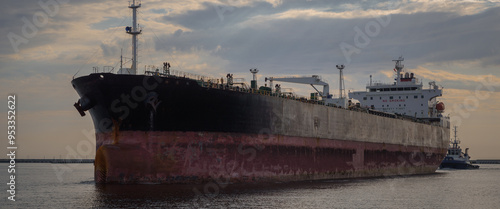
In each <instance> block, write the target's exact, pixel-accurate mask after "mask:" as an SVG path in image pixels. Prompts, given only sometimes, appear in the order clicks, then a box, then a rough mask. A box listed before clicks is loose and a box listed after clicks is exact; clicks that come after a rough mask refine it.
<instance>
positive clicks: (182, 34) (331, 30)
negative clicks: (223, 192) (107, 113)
mask: <svg viewBox="0 0 500 209" xmlns="http://www.w3.org/2000/svg"><path fill="white" fill-rule="evenodd" d="M128 5H129V1H125V0H108V1H97V0H87V1H76V0H38V1H34V0H26V1H9V2H8V3H5V4H3V6H2V7H1V8H0V22H1V25H0V104H4V108H0V118H1V119H0V126H1V127H7V110H8V108H7V97H8V95H10V94H15V95H16V145H17V147H18V150H17V157H18V158H93V157H94V155H95V147H94V144H95V138H94V135H93V134H94V132H93V125H92V119H91V118H90V117H89V115H87V116H86V117H80V115H79V114H78V112H77V111H76V110H75V108H74V107H73V103H74V102H76V101H77V100H78V99H79V97H78V95H77V93H76V92H75V91H74V89H73V88H72V86H71V84H70V82H71V80H72V78H73V77H79V76H84V75H88V74H90V73H92V68H93V67H94V66H99V67H100V69H101V70H102V69H103V66H111V67H114V69H116V70H117V69H118V68H119V66H120V54H121V53H122V54H123V56H124V57H126V58H125V64H124V65H125V66H127V65H130V62H128V58H130V57H131V55H130V54H131V37H130V35H128V34H126V33H125V27H126V26H130V25H131V14H132V12H131V10H130V9H129V8H128ZM138 21H139V24H140V27H141V28H142V31H143V34H142V35H140V36H139V54H140V55H139V58H138V61H139V64H138V66H140V68H139V72H143V71H144V66H145V65H157V66H161V63H162V62H165V61H167V62H170V63H171V65H172V69H174V70H180V71H184V72H190V73H196V74H200V75H205V76H211V77H224V75H226V74H227V73H233V74H234V77H235V78H244V79H246V81H247V82H249V81H250V80H251V74H250V73H249V69H252V68H257V69H259V70H260V72H259V82H260V84H263V83H264V77H266V76H275V77H279V76H310V75H320V76H321V77H322V78H323V79H324V80H326V81H327V82H329V83H330V92H333V93H334V94H337V95H338V87H337V86H338V84H339V83H338V82H339V81H338V78H339V76H338V70H337V69H336V68H335V65H337V64H344V65H345V66H346V68H345V70H344V79H345V86H346V89H347V90H348V91H353V90H364V89H365V87H366V84H367V83H368V82H369V76H370V75H372V76H373V80H375V81H382V82H391V81H393V77H394V74H393V68H394V63H393V62H392V60H394V59H396V58H398V57H399V56H404V58H405V61H404V63H403V64H404V65H405V70H406V71H407V72H413V73H415V75H416V76H417V77H418V78H420V79H422V80H423V84H424V86H425V87H426V88H427V86H428V85H427V84H428V82H430V81H436V83H437V84H438V85H440V86H442V87H443V88H444V93H443V97H441V98H439V99H438V100H439V101H442V102H444V103H445V105H446V111H445V115H449V116H450V117H451V121H452V125H456V126H458V131H459V132H458V137H459V138H460V140H461V145H462V147H463V148H465V147H469V148H470V150H469V153H470V155H471V157H472V159H500V152H498V150H499V149H500V136H499V134H498V133H496V130H499V129H500V120H499V119H500V106H499V104H500V93H499V92H500V38H499V37H500V1H499V0H494V1H481V0H455V1H433V0H407V1H367V0H359V1H357V0H349V1H347V0H344V1H331V0H254V1H248V0H218V1H216V0H206V1H193V0H182V1H180V0H179V1H177V0H172V1H159V0H155V1H153V0H151V1H142V7H141V8H140V9H139V14H138ZM127 57H128V58H127ZM127 67H128V66H127ZM116 70H115V72H116ZM282 87H283V88H287V87H293V88H295V91H296V93H297V94H300V95H308V93H309V92H312V91H313V90H312V89H310V88H307V87H304V86H296V85H289V84H282ZM0 135H1V136H2V137H1V138H2V140H1V144H2V146H0V147H5V148H3V149H4V150H5V152H6V153H7V146H9V145H8V142H7V138H6V137H5V136H7V128H0ZM0 158H6V156H4V157H0Z"/></svg>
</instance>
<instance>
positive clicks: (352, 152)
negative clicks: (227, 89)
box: [95, 131, 446, 183]
mask: <svg viewBox="0 0 500 209" xmlns="http://www.w3.org/2000/svg"><path fill="white" fill-rule="evenodd" d="M96 136H97V153H96V159H95V181H96V182H97V183H201V182H206V181H211V180H215V179H217V180H218V179H224V180H225V182H266V181H271V182H272V181H302V180H319V179H339V178H358V177H379V176H393V175H411V174H426V173H433V172H435V171H436V169H437V168H438V166H439V164H440V163H441V160H442V159H443V158H444V155H445V154H446V149H444V148H431V147H417V146H404V145H394V144H384V143H368V142H356V141H345V140H332V139H319V138H304V137H290V136H281V135H266V134H260V135H258V134H238V133H212V132H142V131H137V132H132V131H125V132H120V133H119V134H116V133H115V134H112V133H109V134H102V133H98V134H96Z"/></svg>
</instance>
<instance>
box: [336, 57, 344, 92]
mask: <svg viewBox="0 0 500 209" xmlns="http://www.w3.org/2000/svg"><path fill="white" fill-rule="evenodd" d="M336 67H337V69H339V71H340V76H339V98H340V99H342V98H344V95H343V92H344V88H345V85H344V74H343V72H342V70H343V69H344V67H345V66H344V65H337V66H336Z"/></svg>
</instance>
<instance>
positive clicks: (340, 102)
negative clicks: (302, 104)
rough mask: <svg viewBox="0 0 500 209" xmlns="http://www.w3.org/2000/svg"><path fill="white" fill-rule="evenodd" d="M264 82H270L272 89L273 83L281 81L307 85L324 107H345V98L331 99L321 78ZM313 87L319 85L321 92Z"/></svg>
mask: <svg viewBox="0 0 500 209" xmlns="http://www.w3.org/2000/svg"><path fill="white" fill-rule="evenodd" d="M265 80H266V82H267V81H268V80H269V82H270V87H271V88H272V87H273V81H281V82H288V83H298V84H309V85H311V86H312V87H313V88H314V90H316V91H317V92H318V94H319V95H320V96H321V98H322V100H323V101H325V105H330V104H333V105H336V106H341V107H346V106H347V103H346V99H345V98H335V99H333V98H332V95H331V94H330V86H329V85H328V83H326V82H324V81H322V80H321V78H320V77H319V76H318V75H313V76H311V77H288V78H274V77H270V78H266V79H265ZM314 85H321V86H323V91H322V92H321V91H319V90H318V89H317V88H316V87H315V86H314Z"/></svg>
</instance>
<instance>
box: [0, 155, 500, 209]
mask: <svg viewBox="0 0 500 209" xmlns="http://www.w3.org/2000/svg"><path fill="white" fill-rule="evenodd" d="M0 165H2V164H0ZM54 165H56V166H70V167H65V168H71V170H67V172H65V173H64V174H63V175H60V176H59V175H58V173H57V171H60V170H54ZM19 171H20V172H19V174H18V176H16V179H18V180H19V185H16V186H17V187H16V189H17V190H18V191H19V193H18V194H16V195H17V196H16V202H12V201H7V200H6V196H4V197H5V200H4V201H3V202H2V206H1V207H2V208H77V207H79V208H498V205H500V199H498V197H499V196H500V187H499V186H498V185H500V178H498V176H500V165H499V164H491V165H490V164H483V165H481V168H480V169H475V170H438V171H437V172H436V173H435V174H430V175H416V176H396V177H382V178H371V179H350V180H322V181H302V182H291V183H276V182H275V183H265V184H264V183H260V184H232V185H225V184H219V183H217V182H212V183H204V184H197V185H188V184H179V185H178V184H173V185H144V184H138V185H121V184H105V185H96V184H95V182H94V180H93V176H92V174H93V172H94V168H93V165H92V164H78V165H76V164H72V165H70V164H48V163H23V164H19ZM58 176H59V177H61V179H59V178H58ZM0 178H1V179H7V178H8V176H7V172H0ZM16 182H17V181H16ZM464 188H467V198H456V197H457V196H462V195H464V193H463V192H464Z"/></svg>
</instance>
